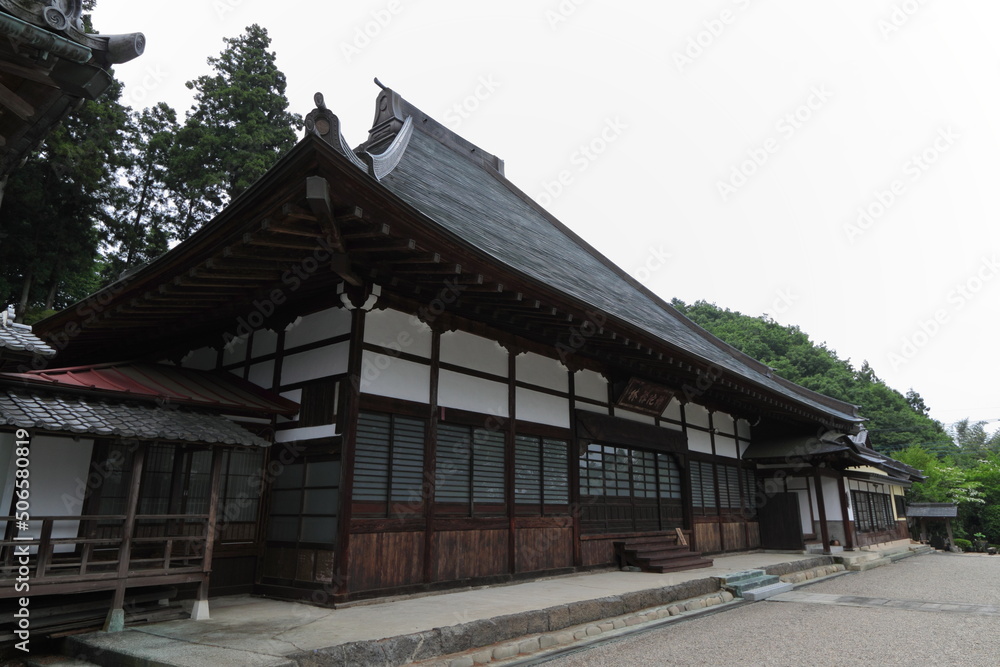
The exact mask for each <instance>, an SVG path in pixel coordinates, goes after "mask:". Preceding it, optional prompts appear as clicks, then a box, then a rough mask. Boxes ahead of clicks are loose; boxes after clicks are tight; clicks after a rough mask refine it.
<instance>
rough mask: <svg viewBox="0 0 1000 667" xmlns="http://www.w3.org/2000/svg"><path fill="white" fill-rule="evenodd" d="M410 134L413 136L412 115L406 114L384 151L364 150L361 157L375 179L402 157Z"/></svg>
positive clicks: (392, 167)
mask: <svg viewBox="0 0 1000 667" xmlns="http://www.w3.org/2000/svg"><path fill="white" fill-rule="evenodd" d="M411 136H413V116H407V117H406V121H405V122H404V123H403V128H402V129H401V130H400V131H399V133H398V134H397V135H396V138H395V139H393V140H392V143H391V144H389V147H388V148H386V149H385V151H383V152H382V153H379V154H378V155H374V154H372V153H371V152H369V151H367V150H366V151H365V152H364V153H362V154H361V159H362V160H364V161H365V163H366V164H367V165H368V170H369V173H370V174H371V175H372V176H374V177H375V179H376V180H379V181H381V180H382V179H383V178H385V177H386V176H388V175H389V174H390V173H392V170H393V169H395V168H396V165H398V164H399V161H400V160H402V159H403V154H404V153H406V147H407V146H408V145H409V144H410V137H411Z"/></svg>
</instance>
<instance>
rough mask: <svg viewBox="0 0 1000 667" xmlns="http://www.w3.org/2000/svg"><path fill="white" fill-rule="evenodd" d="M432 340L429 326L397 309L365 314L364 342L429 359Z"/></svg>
mask: <svg viewBox="0 0 1000 667" xmlns="http://www.w3.org/2000/svg"><path fill="white" fill-rule="evenodd" d="M432 340H433V334H432V332H431V328H430V327H429V326H427V325H426V324H424V323H423V322H421V321H420V320H418V319H417V318H416V317H413V316H410V315H407V314H406V313H403V312H400V311H398V310H393V309H391V308H387V309H385V310H373V311H371V312H370V313H368V314H367V315H365V342H366V343H372V344H374V345H381V346H382V347H387V348H389V349H391V350H396V351H397V352H406V353H408V354H415V355H417V356H420V357H425V358H427V359H429V358H430V356H431V342H432Z"/></svg>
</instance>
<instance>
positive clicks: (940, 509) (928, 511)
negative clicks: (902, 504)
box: [906, 503, 958, 519]
mask: <svg viewBox="0 0 1000 667" xmlns="http://www.w3.org/2000/svg"><path fill="white" fill-rule="evenodd" d="M906 516H909V517H929V518H934V517H937V518H941V519H953V518H955V517H957V516H958V505H956V504H954V503H910V504H909V505H907V506H906Z"/></svg>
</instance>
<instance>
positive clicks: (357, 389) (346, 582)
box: [334, 308, 365, 602]
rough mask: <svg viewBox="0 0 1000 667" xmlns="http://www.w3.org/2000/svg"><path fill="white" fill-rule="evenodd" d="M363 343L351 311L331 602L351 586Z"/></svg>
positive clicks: (361, 315)
mask: <svg viewBox="0 0 1000 667" xmlns="http://www.w3.org/2000/svg"><path fill="white" fill-rule="evenodd" d="M364 341H365V311H364V310H362V309H361V308H355V309H354V310H352V311H351V343H350V350H349V351H348V353H347V354H348V357H347V391H346V392H345V393H346V394H347V396H346V399H345V402H344V411H343V416H344V427H343V430H342V433H343V436H342V439H341V454H340V517H338V521H339V524H338V526H337V559H336V566H337V571H338V574H339V575H340V576H339V577H335V579H334V580H335V582H337V592H336V593H335V594H334V599H335V601H338V602H343V601H345V600H347V595H348V593H349V592H350V586H351V581H350V580H351V575H350V571H351V561H350V548H351V505H352V503H353V497H354V450H355V440H356V438H357V432H358V413H359V412H360V410H361V363H362V361H363V353H364Z"/></svg>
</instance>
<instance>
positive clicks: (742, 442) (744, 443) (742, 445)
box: [740, 440, 750, 458]
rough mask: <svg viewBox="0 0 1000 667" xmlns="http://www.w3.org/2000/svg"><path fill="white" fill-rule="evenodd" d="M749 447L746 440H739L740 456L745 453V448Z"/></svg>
mask: <svg viewBox="0 0 1000 667" xmlns="http://www.w3.org/2000/svg"><path fill="white" fill-rule="evenodd" d="M749 447H750V443H749V442H747V441H746V440H740V458H743V455H744V454H746V453H747V449H749Z"/></svg>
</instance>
